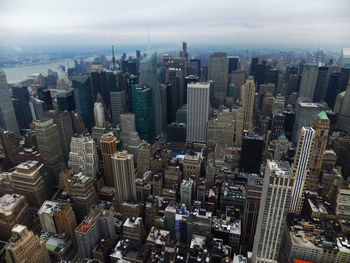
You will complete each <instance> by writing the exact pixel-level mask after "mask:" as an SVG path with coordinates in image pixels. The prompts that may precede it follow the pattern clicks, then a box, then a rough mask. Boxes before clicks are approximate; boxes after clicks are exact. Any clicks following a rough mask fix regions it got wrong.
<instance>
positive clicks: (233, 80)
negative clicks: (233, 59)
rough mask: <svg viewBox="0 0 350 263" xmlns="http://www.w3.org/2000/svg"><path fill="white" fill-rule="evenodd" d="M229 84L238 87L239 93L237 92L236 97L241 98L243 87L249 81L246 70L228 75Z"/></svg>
mask: <svg viewBox="0 0 350 263" xmlns="http://www.w3.org/2000/svg"><path fill="white" fill-rule="evenodd" d="M228 79H229V82H228V83H229V84H234V85H235V87H237V92H235V96H236V97H237V98H240V97H241V91H240V89H241V86H242V85H243V84H244V83H245V81H246V79H247V71H245V70H235V71H233V72H232V73H229V74H228Z"/></svg>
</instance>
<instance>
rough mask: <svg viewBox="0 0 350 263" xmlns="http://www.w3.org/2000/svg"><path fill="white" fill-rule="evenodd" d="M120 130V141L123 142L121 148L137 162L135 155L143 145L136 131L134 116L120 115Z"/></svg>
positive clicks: (128, 114)
mask: <svg viewBox="0 0 350 263" xmlns="http://www.w3.org/2000/svg"><path fill="white" fill-rule="evenodd" d="M120 128H121V132H120V139H121V140H122V142H123V146H124V147H125V148H126V149H127V151H128V153H131V154H132V155H134V159H136V160H137V155H138V153H139V150H140V148H141V146H142V144H143V143H142V141H141V139H140V137H139V134H138V132H137V131H136V127H135V115H134V114H132V113H123V114H120Z"/></svg>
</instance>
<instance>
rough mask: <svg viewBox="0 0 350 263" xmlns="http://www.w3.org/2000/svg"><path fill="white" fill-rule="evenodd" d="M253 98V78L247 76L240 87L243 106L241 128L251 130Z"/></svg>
mask: <svg viewBox="0 0 350 263" xmlns="http://www.w3.org/2000/svg"><path fill="white" fill-rule="evenodd" d="M254 98H255V84H254V80H253V78H251V77H250V78H248V80H247V81H246V82H245V84H244V85H243V86H242V87H241V100H242V108H243V130H247V131H249V132H253V110H254Z"/></svg>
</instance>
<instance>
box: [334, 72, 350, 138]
mask: <svg viewBox="0 0 350 263" xmlns="http://www.w3.org/2000/svg"><path fill="white" fill-rule="evenodd" d="M337 127H338V129H340V130H342V131H345V132H348V131H349V129H350V78H349V81H348V85H347V88H346V91H345V93H344V95H343V98H342V102H341V106H340V107H339V114H338V120H337Z"/></svg>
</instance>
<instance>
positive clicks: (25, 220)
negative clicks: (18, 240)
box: [0, 194, 32, 240]
mask: <svg viewBox="0 0 350 263" xmlns="http://www.w3.org/2000/svg"><path fill="white" fill-rule="evenodd" d="M31 223H32V218H31V216H30V210H29V206H28V203H27V201H26V198H25V197H24V196H23V195H18V194H5V195H3V196H2V197H1V198H0V240H8V239H9V238H10V237H11V230H12V228H13V227H14V225H16V224H21V225H26V226H30V225H31Z"/></svg>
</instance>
